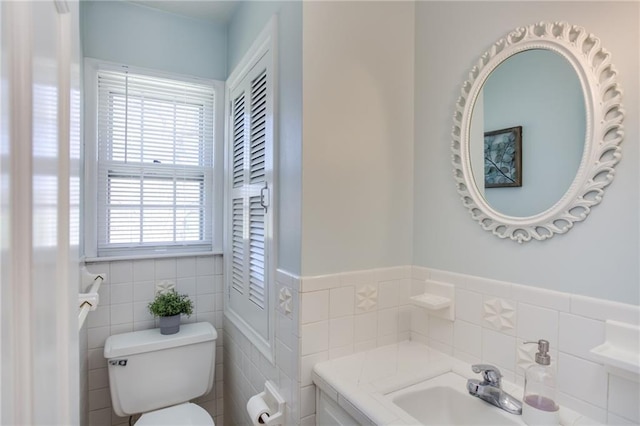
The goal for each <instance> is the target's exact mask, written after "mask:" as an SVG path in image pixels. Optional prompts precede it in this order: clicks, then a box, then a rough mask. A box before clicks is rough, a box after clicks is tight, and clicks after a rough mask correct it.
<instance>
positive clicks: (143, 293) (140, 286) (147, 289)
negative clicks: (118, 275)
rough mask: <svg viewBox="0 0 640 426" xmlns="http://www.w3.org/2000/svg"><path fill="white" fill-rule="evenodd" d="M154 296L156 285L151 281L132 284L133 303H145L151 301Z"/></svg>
mask: <svg viewBox="0 0 640 426" xmlns="http://www.w3.org/2000/svg"><path fill="white" fill-rule="evenodd" d="M155 294H156V285H155V283H154V282H153V281H141V282H137V283H135V284H133V301H134V302H147V301H149V302H150V301H151V300H153V298H154V297H155Z"/></svg>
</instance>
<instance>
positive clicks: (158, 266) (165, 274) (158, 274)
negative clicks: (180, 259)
mask: <svg viewBox="0 0 640 426" xmlns="http://www.w3.org/2000/svg"><path fill="white" fill-rule="evenodd" d="M155 278H156V280H165V279H170V278H173V279H175V278H176V259H175V258H167V259H156V260H155Z"/></svg>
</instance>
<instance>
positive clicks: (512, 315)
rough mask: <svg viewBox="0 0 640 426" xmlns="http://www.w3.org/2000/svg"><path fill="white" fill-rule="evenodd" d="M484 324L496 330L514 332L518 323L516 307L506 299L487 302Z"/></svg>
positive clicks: (485, 304)
mask: <svg viewBox="0 0 640 426" xmlns="http://www.w3.org/2000/svg"><path fill="white" fill-rule="evenodd" d="M484 322H485V323H487V324H489V325H490V326H491V327H492V328H493V329H494V330H498V331H506V330H513V329H514V327H515V323H516V309H515V306H514V305H513V304H512V303H510V302H509V301H507V300H505V299H488V300H485V302H484Z"/></svg>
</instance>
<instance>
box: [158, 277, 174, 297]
mask: <svg viewBox="0 0 640 426" xmlns="http://www.w3.org/2000/svg"><path fill="white" fill-rule="evenodd" d="M175 289H176V282H175V281H174V280H162V281H159V282H157V283H156V294H166V293H168V292H170V291H171V290H175Z"/></svg>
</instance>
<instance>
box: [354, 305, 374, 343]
mask: <svg viewBox="0 0 640 426" xmlns="http://www.w3.org/2000/svg"><path fill="white" fill-rule="evenodd" d="M377 335H378V313H377V312H369V313H366V314H358V315H356V316H355V334H354V341H355V343H359V342H364V341H367V340H372V339H373V340H375V339H376V337H377Z"/></svg>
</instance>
